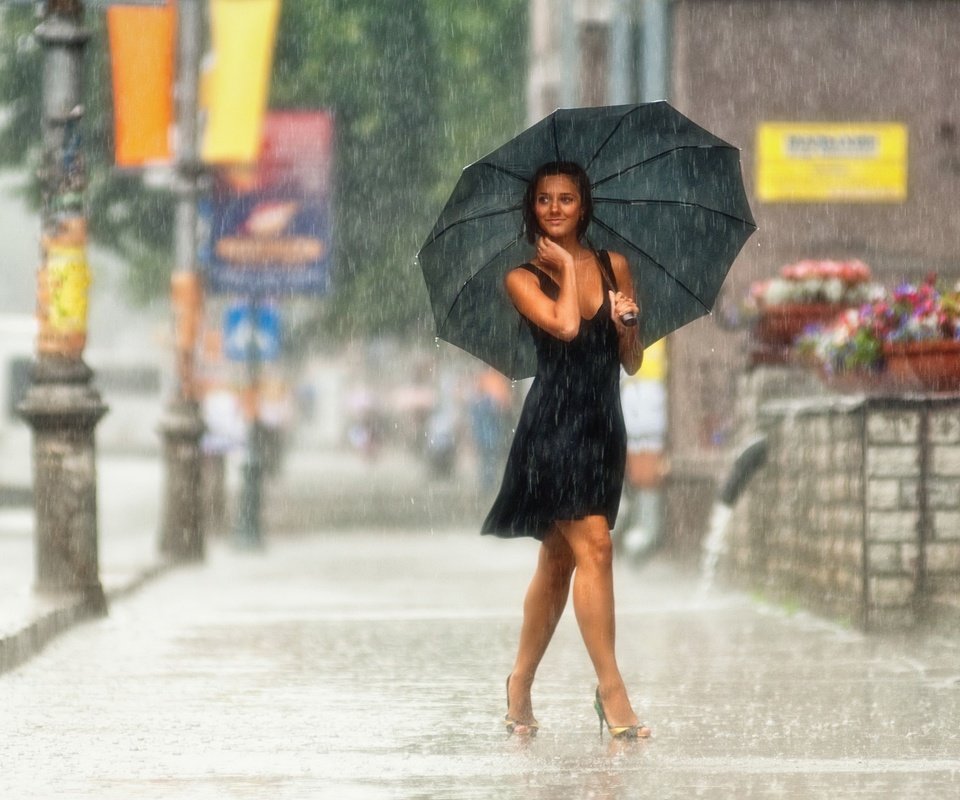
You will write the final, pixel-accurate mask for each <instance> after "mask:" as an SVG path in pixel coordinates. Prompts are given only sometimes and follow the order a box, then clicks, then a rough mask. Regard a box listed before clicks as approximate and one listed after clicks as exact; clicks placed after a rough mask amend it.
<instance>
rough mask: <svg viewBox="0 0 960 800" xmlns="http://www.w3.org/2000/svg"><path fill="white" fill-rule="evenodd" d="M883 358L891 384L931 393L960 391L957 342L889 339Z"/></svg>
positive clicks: (958, 345)
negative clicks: (898, 340)
mask: <svg viewBox="0 0 960 800" xmlns="http://www.w3.org/2000/svg"><path fill="white" fill-rule="evenodd" d="M883 357H884V360H885V361H886V365H887V366H886V370H887V377H888V381H889V382H890V383H892V384H895V385H899V386H902V387H904V388H908V389H919V390H927V391H931V392H955V391H958V390H960V341H952V340H942V341H929V342H888V343H886V344H884V346H883Z"/></svg>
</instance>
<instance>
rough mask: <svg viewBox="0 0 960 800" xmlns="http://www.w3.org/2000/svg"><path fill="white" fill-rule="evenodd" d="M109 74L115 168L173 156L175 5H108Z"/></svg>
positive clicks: (158, 161) (136, 165)
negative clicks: (171, 134) (111, 87)
mask: <svg viewBox="0 0 960 800" xmlns="http://www.w3.org/2000/svg"><path fill="white" fill-rule="evenodd" d="M107 30H108V34H109V38H110V63H111V70H112V76H113V123H114V138H115V142H116V143H115V152H114V159H115V162H116V165H117V166H118V167H141V166H144V165H145V164H151V163H163V162H169V161H170V160H171V147H170V128H171V124H172V122H173V64H174V38H175V36H176V10H175V7H174V5H173V4H172V3H168V4H167V6H166V7H164V8H144V7H142V6H139V7H137V6H111V7H110V8H108V9H107Z"/></svg>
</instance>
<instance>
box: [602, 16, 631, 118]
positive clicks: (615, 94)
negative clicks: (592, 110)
mask: <svg viewBox="0 0 960 800" xmlns="http://www.w3.org/2000/svg"><path fill="white" fill-rule="evenodd" d="M612 5H613V14H612V18H611V20H610V82H609V86H608V102H610V103H611V104H613V105H620V104H622V103H629V102H630V100H631V92H630V88H631V87H630V38H631V32H632V29H633V25H632V22H633V20H632V17H631V14H630V9H629V4H628V0H613V4H612Z"/></svg>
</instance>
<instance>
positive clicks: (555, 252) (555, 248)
mask: <svg viewBox="0 0 960 800" xmlns="http://www.w3.org/2000/svg"><path fill="white" fill-rule="evenodd" d="M537 259H538V260H539V261H540V263H541V264H546V265H547V266H551V267H555V268H557V269H563V267H564V266H568V267H569V266H573V256H572V255H570V253H569V252H567V251H566V250H564V249H563V248H562V247H561V246H560V245H558V244H557V243H556V242H555V241H553V239H551V238H549V237H548V236H538V237H537Z"/></svg>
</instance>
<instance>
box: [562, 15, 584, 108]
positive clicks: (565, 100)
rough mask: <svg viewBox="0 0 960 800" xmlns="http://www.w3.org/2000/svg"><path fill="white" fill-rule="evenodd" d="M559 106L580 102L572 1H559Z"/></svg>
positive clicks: (575, 23)
mask: <svg viewBox="0 0 960 800" xmlns="http://www.w3.org/2000/svg"><path fill="white" fill-rule="evenodd" d="M559 23H560V106H561V107H562V108H573V107H574V106H577V105H578V104H579V102H580V81H581V75H580V41H579V39H580V37H579V23H578V21H577V19H576V17H575V16H574V13H573V0H561V1H560V20H559Z"/></svg>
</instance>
